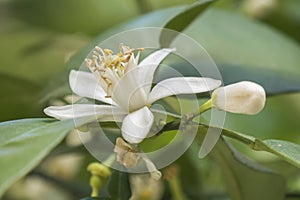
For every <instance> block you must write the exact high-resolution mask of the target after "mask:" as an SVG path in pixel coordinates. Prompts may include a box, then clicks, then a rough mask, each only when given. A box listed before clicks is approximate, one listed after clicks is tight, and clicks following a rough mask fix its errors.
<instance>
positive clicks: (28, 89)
mask: <svg viewBox="0 0 300 200" xmlns="http://www.w3.org/2000/svg"><path fill="white" fill-rule="evenodd" d="M40 90H41V88H40V87H39V86H38V85H37V84H35V83H32V82H30V81H27V80H23V79H21V78H18V77H14V76H10V75H8V74H3V73H1V72H0V91H2V96H1V98H0V110H1V116H0V121H6V120H11V119H16V118H24V117H28V116H30V117H34V116H37V115H38V114H40V111H41V104H38V103H35V102H38V99H39V91H40Z"/></svg>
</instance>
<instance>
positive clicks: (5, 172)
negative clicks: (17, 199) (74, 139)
mask: <svg viewBox="0 0 300 200" xmlns="http://www.w3.org/2000/svg"><path fill="white" fill-rule="evenodd" d="M84 122H85V120H80V121H76V125H78V126H80V125H81V124H83V123H84ZM74 127H75V124H74V120H65V121H54V120H53V119H47V118H44V119H43V118H42V119H22V120H16V121H8V122H3V123H0V196H1V195H2V194H3V192H4V191H5V190H6V189H7V188H8V187H9V186H10V185H11V184H13V183H14V182H15V181H17V180H18V179H20V178H21V177H23V176H24V175H25V174H26V173H28V172H29V171H30V170H31V169H33V168H34V167H35V166H36V165H38V164H39V162H41V160H42V159H43V158H44V157H45V156H46V155H47V154H48V153H49V152H50V151H51V150H52V149H53V148H54V147H55V146H56V145H58V144H59V143H60V142H61V141H62V139H63V138H64V137H65V136H66V134H67V133H68V132H69V131H70V130H72V129H73V128H74Z"/></svg>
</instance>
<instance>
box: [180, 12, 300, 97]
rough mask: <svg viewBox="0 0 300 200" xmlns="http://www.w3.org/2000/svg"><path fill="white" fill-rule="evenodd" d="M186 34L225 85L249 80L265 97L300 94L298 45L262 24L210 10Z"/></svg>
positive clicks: (231, 13)
mask: <svg viewBox="0 0 300 200" xmlns="http://www.w3.org/2000/svg"><path fill="white" fill-rule="evenodd" d="M185 33H186V34H187V35H189V36H191V37H192V38H193V39H195V40H196V41H198V42H199V43H200V44H201V45H202V46H203V47H204V48H205V49H206V50H207V51H208V53H209V54H210V55H211V56H212V58H213V59H214V61H215V62H216V64H217V66H218V68H219V70H220V72H221V74H222V76H223V80H224V82H225V84H229V83H232V82H237V81H241V80H252V81H255V82H258V83H260V84H262V85H263V86H264V87H265V89H266V90H267V92H268V94H278V93H285V92H293V91H299V90H300V79H299V76H300V70H299V63H300V57H299V55H300V47H299V45H298V44H297V43H296V42H295V41H293V40H291V39H289V38H288V37H286V36H285V35H283V34H281V33H279V32H277V31H276V30H274V29H272V28H270V27H268V26H266V25H264V24H262V23H259V22H257V21H254V20H251V19H249V18H246V17H244V16H242V15H240V14H238V13H234V12H232V11H225V10H217V9H210V10H208V11H207V12H205V14H204V15H203V16H201V17H200V18H197V19H196V20H195V21H194V23H193V25H192V26H189V28H188V29H187V30H186V31H185Z"/></svg>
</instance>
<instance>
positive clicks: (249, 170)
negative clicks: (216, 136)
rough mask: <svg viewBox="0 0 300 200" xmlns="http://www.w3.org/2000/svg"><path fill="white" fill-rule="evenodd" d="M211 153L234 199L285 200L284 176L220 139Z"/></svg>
mask: <svg viewBox="0 0 300 200" xmlns="http://www.w3.org/2000/svg"><path fill="white" fill-rule="evenodd" d="M210 155H211V156H212V157H213V158H214V159H215V160H216V161H217V162H218V163H219V165H220V167H221V169H222V174H223V175H224V181H225V182H226V183H227V184H226V185H227V189H228V192H229V195H230V196H231V198H232V199H233V200H253V199H273V200H282V199H284V196H285V181H284V179H283V177H282V176H280V175H279V174H277V173H275V172H273V171H271V170H269V169H268V168H265V167H263V166H261V165H259V164H257V163H254V162H253V161H251V160H249V159H247V158H246V157H244V156H243V155H242V154H240V153H239V152H238V151H237V150H235V149H234V148H233V147H232V146H231V145H230V143H228V142H226V141H225V140H224V139H223V138H221V139H220V140H219V141H218V143H217V145H216V146H215V148H214V149H213V151H212V152H211V154H210ZM270 183H272V184H270Z"/></svg>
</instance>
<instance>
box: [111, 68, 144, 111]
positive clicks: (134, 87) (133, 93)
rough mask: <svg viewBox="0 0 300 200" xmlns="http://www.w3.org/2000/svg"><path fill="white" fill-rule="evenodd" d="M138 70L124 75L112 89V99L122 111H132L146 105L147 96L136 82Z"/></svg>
mask: <svg viewBox="0 0 300 200" xmlns="http://www.w3.org/2000/svg"><path fill="white" fill-rule="evenodd" d="M139 70H140V69H139V68H135V69H133V70H131V71H129V72H128V73H126V74H125V75H124V76H123V77H122V78H121V79H120V80H119V81H118V83H117V84H116V85H115V87H114V90H113V93H112V99H113V100H114V101H115V102H116V103H117V104H118V105H119V106H121V107H122V108H123V109H124V110H128V111H133V110H137V109H139V108H142V107H143V106H145V105H146V100H147V95H146V93H145V91H144V88H143V87H142V86H141V85H140V84H139V81H138V78H139Z"/></svg>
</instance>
